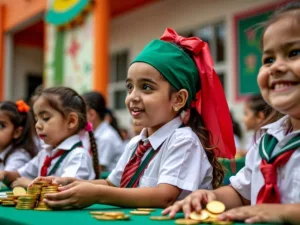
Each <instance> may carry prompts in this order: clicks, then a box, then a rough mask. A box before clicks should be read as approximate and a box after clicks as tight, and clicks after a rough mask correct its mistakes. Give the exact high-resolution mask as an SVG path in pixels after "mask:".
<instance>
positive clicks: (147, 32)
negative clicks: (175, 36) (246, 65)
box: [110, 0, 278, 123]
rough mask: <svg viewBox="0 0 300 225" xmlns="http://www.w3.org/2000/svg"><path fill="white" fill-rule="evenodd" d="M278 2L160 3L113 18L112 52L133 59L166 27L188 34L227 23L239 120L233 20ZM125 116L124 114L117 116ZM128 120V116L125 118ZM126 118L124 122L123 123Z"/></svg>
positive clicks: (228, 56) (229, 72) (166, 0)
mask: <svg viewBox="0 0 300 225" xmlns="http://www.w3.org/2000/svg"><path fill="white" fill-rule="evenodd" d="M271 2H278V0H277V1H276V0H161V1H157V2H155V3H153V4H149V5H146V6H144V7H141V8H138V9H136V10H134V11H132V12H129V13H127V14H124V15H121V16H119V17H117V18H115V19H113V21H112V24H111V27H110V41H111V42H110V49H111V52H116V51H118V50H121V49H129V51H130V54H131V55H130V58H131V59H133V58H134V57H135V56H136V55H137V54H138V53H139V52H140V51H141V50H142V49H143V47H144V46H145V45H146V44H147V43H148V42H149V41H150V40H152V39H154V38H159V37H160V36H161V35H162V33H163V31H164V30H165V28H166V27H172V28H174V29H175V30H176V31H179V32H180V31H181V32H182V31H186V30H190V29H192V28H197V27H201V26H203V25H206V24H209V23H214V22H219V21H225V24H226V28H227V31H226V32H227V34H228V36H227V43H226V44H227V50H228V51H227V53H226V60H227V66H226V67H227V76H226V81H225V83H226V84H227V86H226V90H227V92H226V96H227V99H228V102H229V106H230V108H232V109H233V111H234V114H235V116H236V117H237V119H239V120H240V119H241V117H242V114H243V110H242V109H243V103H242V102H236V100H235V96H234V93H235V92H234V90H235V88H234V87H233V86H232V83H233V79H234V78H233V75H234V73H233V71H234V62H233V57H234V52H233V51H231V49H233V46H234V43H233V33H232V32H233V17H234V15H235V14H236V13H241V12H245V11H247V10H253V9H255V8H256V7H260V6H264V5H266V4H268V3H271ZM118 116H119V118H122V117H123V113H122V114H121V115H120V114H119V115H118ZM126 118H128V116H127V115H126ZM124 119H125V117H124ZM124 119H123V120H122V121H123V123H124Z"/></svg>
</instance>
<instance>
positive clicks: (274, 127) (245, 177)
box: [230, 116, 300, 205]
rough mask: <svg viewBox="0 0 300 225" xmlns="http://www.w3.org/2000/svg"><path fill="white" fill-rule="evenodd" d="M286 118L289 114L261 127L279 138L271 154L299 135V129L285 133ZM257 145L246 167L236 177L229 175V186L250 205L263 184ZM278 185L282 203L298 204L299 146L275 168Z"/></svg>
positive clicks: (247, 157)
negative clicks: (249, 202) (287, 158)
mask: <svg viewBox="0 0 300 225" xmlns="http://www.w3.org/2000/svg"><path fill="white" fill-rule="evenodd" d="M288 119H289V117H288V116H285V117H283V118H281V119H280V120H278V121H277V122H275V123H272V124H269V125H267V126H264V127H263V128H262V129H266V132H267V133H268V134H271V135H273V136H274V137H275V138H277V140H278V144H277V145H276V147H275V149H274V151H273V152H272V155H275V154H277V153H278V152H279V150H280V149H281V148H282V147H283V146H284V145H285V144H286V143H287V142H288V141H289V140H290V139H291V138H293V137H294V136H296V135H299V134H300V130H298V131H294V132H291V133H289V134H287V135H286V131H287V129H288V125H287V124H288V123H287V122H288ZM258 143H259V142H258ZM258 146H259V145H258V144H255V145H254V146H253V147H252V148H251V149H250V150H249V152H248V153H247V155H246V164H245V167H244V168H243V169H241V170H240V171H239V172H238V173H237V174H236V176H233V177H231V178H230V182H231V185H232V187H233V188H234V189H235V190H236V191H237V192H238V193H239V194H240V195H242V196H243V197H244V198H246V199H248V200H250V201H251V204H252V205H254V204H256V200H257V196H258V193H259V191H260V189H261V188H262V187H263V185H264V183H265V182H264V178H263V175H262V173H261V172H260V163H261V157H260V155H259V149H258ZM277 186H278V188H279V192H280V201H281V203H300V148H298V149H297V150H296V151H295V152H294V153H293V154H292V156H291V158H290V159H289V161H288V162H287V163H286V164H285V165H284V166H282V167H280V168H278V169H277Z"/></svg>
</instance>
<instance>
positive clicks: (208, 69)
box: [160, 28, 235, 159]
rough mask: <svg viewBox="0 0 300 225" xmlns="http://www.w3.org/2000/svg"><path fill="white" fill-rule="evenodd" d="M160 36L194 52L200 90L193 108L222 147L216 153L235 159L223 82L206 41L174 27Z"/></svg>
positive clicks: (216, 143) (218, 145) (217, 145)
mask: <svg viewBox="0 0 300 225" xmlns="http://www.w3.org/2000/svg"><path fill="white" fill-rule="evenodd" d="M160 39H161V40H163V41H166V42H175V43H176V44H178V45H179V46H181V47H183V48H185V49H187V50H189V51H190V52H191V53H193V57H194V61H195V62H196V66H197V68H198V71H199V75H200V80H201V89H200V90H199V92H198V93H197V94H196V100H195V101H194V102H192V104H191V107H193V108H196V110H197V111H198V113H199V114H200V115H201V116H202V118H203V120H204V124H205V126H206V128H207V129H208V130H209V131H210V132H211V133H212V139H213V140H212V141H211V142H212V143H211V144H212V146H216V147H217V148H218V150H219V151H216V152H215V154H216V156H217V157H224V158H229V159H230V158H233V157H234V155H235V144H234V138H233V128H232V121H231V117H230V112H229V109H228V105H227V101H226V98H225V95H224V91H223V88H222V85H221V82H220V80H219V77H218V75H217V74H216V72H215V70H214V68H213V60H212V57H211V55H210V51H209V47H208V45H207V43H206V42H204V41H202V40H200V39H199V38H197V37H190V38H185V37H182V36H180V35H178V34H177V33H176V31H174V30H173V29H171V28H167V29H166V30H165V33H164V34H163V35H162V37H161V38H160ZM214 140H215V141H214Z"/></svg>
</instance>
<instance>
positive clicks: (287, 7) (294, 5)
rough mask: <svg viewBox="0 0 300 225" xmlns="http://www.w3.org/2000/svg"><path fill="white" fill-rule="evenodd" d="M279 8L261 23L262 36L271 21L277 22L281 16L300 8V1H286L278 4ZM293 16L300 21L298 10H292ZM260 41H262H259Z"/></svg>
mask: <svg viewBox="0 0 300 225" xmlns="http://www.w3.org/2000/svg"><path fill="white" fill-rule="evenodd" d="M280 6H281V7H280V8H278V9H277V10H276V11H275V12H274V13H273V15H272V16H271V17H270V19H269V20H268V21H267V22H266V23H264V24H262V25H263V32H262V36H261V37H262V38H263V36H264V33H265V31H266V29H267V28H268V27H269V26H270V25H271V24H273V23H275V22H277V21H278V20H279V19H281V18H282V17H284V16H286V15H287V13H292V11H294V10H299V9H300V1H292V2H289V3H286V4H284V5H282V4H280ZM293 14H294V15H293V18H295V19H296V20H297V22H300V11H299V12H294V13H293ZM261 43H262V41H261ZM262 46H263V45H262Z"/></svg>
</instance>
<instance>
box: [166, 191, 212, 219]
mask: <svg viewBox="0 0 300 225" xmlns="http://www.w3.org/2000/svg"><path fill="white" fill-rule="evenodd" d="M216 198H217V197H216V195H215V194H214V192H213V191H207V190H198V191H194V192H193V193H192V194H190V195H189V196H187V197H186V198H185V199H183V200H181V201H178V202H175V203H174V205H172V206H169V207H168V208H166V209H165V210H164V211H163V212H162V214H164V215H166V214H169V216H170V217H171V218H174V217H175V215H176V213H177V212H179V211H180V210H182V211H183V212H184V216H185V218H189V216H190V213H191V212H192V211H197V212H200V211H201V209H202V204H204V205H205V204H207V203H208V202H210V201H213V200H216Z"/></svg>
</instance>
